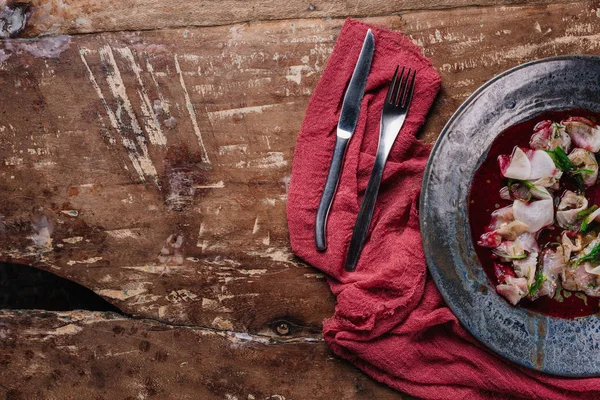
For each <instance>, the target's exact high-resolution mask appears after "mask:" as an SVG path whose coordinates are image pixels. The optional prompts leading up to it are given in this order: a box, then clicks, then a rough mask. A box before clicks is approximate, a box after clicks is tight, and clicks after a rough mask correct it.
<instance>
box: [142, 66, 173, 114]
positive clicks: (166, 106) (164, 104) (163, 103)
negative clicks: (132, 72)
mask: <svg viewBox="0 0 600 400" xmlns="http://www.w3.org/2000/svg"><path fill="white" fill-rule="evenodd" d="M146 69H147V70H148V72H149V73H150V76H151V77H152V81H153V82H154V86H155V87H156V91H157V92H158V98H159V99H160V105H161V107H162V109H163V111H164V112H166V113H169V102H168V101H167V99H166V98H165V97H164V96H163V95H162V93H161V91H160V87H159V86H158V81H157V80H156V75H157V73H155V72H154V67H153V66H152V64H151V63H150V60H149V59H148V58H146Z"/></svg>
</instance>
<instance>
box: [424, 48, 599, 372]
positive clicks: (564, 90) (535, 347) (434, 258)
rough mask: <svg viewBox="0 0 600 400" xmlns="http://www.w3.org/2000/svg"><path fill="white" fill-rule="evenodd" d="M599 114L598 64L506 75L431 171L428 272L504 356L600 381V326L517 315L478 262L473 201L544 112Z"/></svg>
mask: <svg viewBox="0 0 600 400" xmlns="http://www.w3.org/2000/svg"><path fill="white" fill-rule="evenodd" d="M572 109H587V110H590V111H593V112H600V57H595V56H566V57H556V58H547V59H543V60H539V61H534V62H530V63H527V64H523V65H520V66H518V67H515V68H513V69H511V70H509V71H506V72H504V73H502V74H500V75H498V76H496V77H495V78H493V79H492V80H490V81H488V82H487V83H486V84H484V85H483V86H482V87H480V88H479V89H477V90H476V91H475V93H473V95H471V97H469V98H468V99H467V100H466V101H465V102H464V103H463V104H462V105H461V106H460V107H459V109H458V110H457V111H456V113H455V114H454V115H453V116H452V118H450V120H449V121H448V123H447V124H446V126H445V127H444V129H443V131H442V133H441V134H440V137H439V138H438V140H437V142H436V144H435V146H434V148H433V151H432V153H431V156H430V158H429V162H428V164H427V167H426V169H425V175H424V178H423V188H422V192H421V204H420V214H421V232H422V235H423V247H424V249H425V255H426V257H427V264H428V266H429V271H430V272H431V275H432V276H433V279H434V281H435V283H436V284H437V287H438V288H439V290H440V292H441V294H442V296H443V297H444V299H445V300H446V302H447V303H448V305H449V306H450V308H451V309H452V311H453V312H454V314H455V315H456V316H457V317H458V319H459V320H460V321H461V323H462V324H463V325H464V326H465V327H466V328H467V329H468V330H469V331H470V332H471V333H472V334H473V335H474V336H475V337H476V338H477V339H478V340H479V341H481V342H482V343H484V344H485V345H487V346H488V347H489V348H491V349H492V350H493V351H495V352H496V353H498V354H500V355H502V356H504V357H506V358H508V359H510V360H512V361H515V362H517V363H519V364H521V365H524V366H526V367H529V368H534V369H536V370H539V371H543V372H547V373H551V374H556V375H563V376H579V377H582V376H597V375H600V363H598V356H599V355H600V333H599V332H600V318H598V316H596V315H592V316H589V317H582V318H577V319H571V320H566V319H560V318H555V317H548V316H545V315H542V314H538V313H534V312H531V311H528V310H525V309H523V308H520V307H513V306H511V305H510V304H508V302H506V301H505V300H504V299H503V298H501V297H500V296H499V295H498V294H497V293H496V290H495V288H494V287H493V286H492V285H491V283H490V282H489V280H488V278H487V276H486V275H485V272H484V271H483V268H482V266H481V264H480V262H479V259H478V258H477V255H476V254H475V250H474V248H473V241H472V239H471V232H470V228H469V216H468V207H467V197H468V195H469V188H470V184H471V180H472V179H473V175H474V173H475V171H476V170H477V168H478V167H479V165H481V163H482V162H483V160H485V157H486V155H487V152H488V151H489V148H490V146H491V144H492V141H493V140H494V139H495V137H496V136H497V135H498V134H499V133H500V132H501V131H503V130H504V129H506V128H507V127H509V126H511V125H514V124H517V123H520V122H523V121H526V120H529V119H531V118H533V117H535V116H537V115H539V114H540V113H542V112H545V111H565V110H572Z"/></svg>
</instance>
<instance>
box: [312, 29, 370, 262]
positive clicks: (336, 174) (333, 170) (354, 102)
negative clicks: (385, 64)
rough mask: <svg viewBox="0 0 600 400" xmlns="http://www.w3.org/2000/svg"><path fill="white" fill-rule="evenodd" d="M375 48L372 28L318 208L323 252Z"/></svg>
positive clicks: (352, 81)
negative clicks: (330, 211)
mask: <svg viewBox="0 0 600 400" xmlns="http://www.w3.org/2000/svg"><path fill="white" fill-rule="evenodd" d="M374 50H375V38H374V36H373V32H371V30H370V29H369V30H368V32H367V35H366V36H365V40H364V42H363V45H362V49H361V51H360V55H359V57H358V61H357V62H356V66H355V67H354V72H353V73H352V78H351V79H350V83H349V85H348V89H347V90H346V94H345V95H344V102H343V103H342V112H341V113H340V118H339V120H338V125H337V133H336V140H335V148H334V151H333V157H332V159H331V165H330V167H329V173H328V174H327V180H326V182H325V188H324V189H323V194H322V196H321V201H320V202H319V208H318V209H317V218H316V221H315V242H316V245H317V249H318V250H320V251H323V250H325V249H327V232H326V231H327V217H328V215H329V210H330V208H331V204H332V203H333V198H334V197H335V192H336V190H337V186H338V182H339V179H340V174H341V172H342V166H343V164H344V156H345V154H346V147H347V146H348V142H349V141H350V139H351V138H352V135H353V134H354V130H355V129H356V124H357V123H358V117H359V115H360V103H361V102H362V98H363V95H364V92H365V86H366V84H367V77H368V76H369V71H370V70H371V60H372V59H373V53H374Z"/></svg>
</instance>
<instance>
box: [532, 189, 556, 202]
mask: <svg viewBox="0 0 600 400" xmlns="http://www.w3.org/2000/svg"><path fill="white" fill-rule="evenodd" d="M531 196H533V197H535V198H536V199H539V200H545V199H550V200H552V195H551V194H550V192H549V191H548V189H546V188H545V187H543V186H534V187H533V188H531Z"/></svg>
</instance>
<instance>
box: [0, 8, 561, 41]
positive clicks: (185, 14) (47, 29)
mask: <svg viewBox="0 0 600 400" xmlns="http://www.w3.org/2000/svg"><path fill="white" fill-rule="evenodd" d="M13 2H14V1H13ZM9 3H10V1H9ZM30 3H31V5H32V7H31V11H32V12H31V19H30V23H29V26H28V28H27V30H26V31H25V32H24V33H23V35H24V36H26V37H32V36H38V35H46V36H47V35H59V34H77V33H93V32H105V31H123V30H131V31H133V30H149V29H164V28H176V27H194V26H215V25H229V24H236V23H245V22H257V21H265V20H281V19H304V18H345V17H349V16H353V17H363V18H364V17H373V16H384V15H394V14H399V13H402V12H405V11H410V10H413V11H414V10H432V9H453V8H462V7H473V6H477V7H481V6H491V5H515V4H527V3H529V4H550V3H560V1H559V0H536V1H526V0H501V1H494V0H441V1H439V0H438V1H436V0H424V1H419V2H416V1H411V0H389V1H379V0H333V1H320V0H292V1H277V0H253V1H246V0H225V1H210V0H205V1H191V0H187V1H177V2H173V1H157V0H153V1H148V0H96V1H93V2H92V1H74V0H64V1H57V0H31V2H30Z"/></svg>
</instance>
